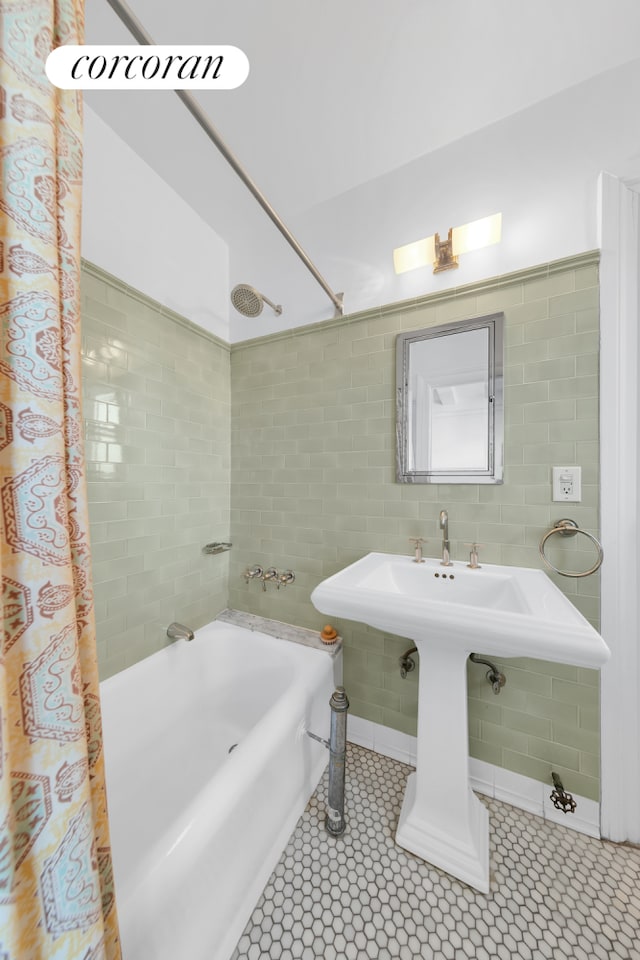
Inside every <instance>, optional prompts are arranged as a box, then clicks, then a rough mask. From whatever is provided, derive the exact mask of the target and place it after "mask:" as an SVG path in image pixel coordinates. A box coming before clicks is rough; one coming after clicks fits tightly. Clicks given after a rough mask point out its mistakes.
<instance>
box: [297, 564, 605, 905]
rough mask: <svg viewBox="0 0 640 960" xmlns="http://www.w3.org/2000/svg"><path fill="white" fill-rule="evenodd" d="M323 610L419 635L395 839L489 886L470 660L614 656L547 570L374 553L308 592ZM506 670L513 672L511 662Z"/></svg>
mask: <svg viewBox="0 0 640 960" xmlns="http://www.w3.org/2000/svg"><path fill="white" fill-rule="evenodd" d="M311 600H312V602H313V604H314V606H315V607H316V608H317V609H318V610H320V611H321V612H322V613H326V614H329V615H330V616H334V617H343V618H345V619H347V620H358V621H360V622H361V623H367V624H369V625H370V626H372V627H377V628H378V629H380V630H388V631H389V632H391V633H394V634H398V635H399V636H402V637H408V638H409V639H411V640H413V641H415V644H416V646H417V648H418V651H419V653H420V679H419V691H418V746H417V770H416V772H415V773H413V774H411V776H410V777H409V778H408V780H407V788H406V791H405V797H404V802H403V805H402V811H401V813H400V819H399V821H398V830H397V833H396V840H397V842H398V844H399V845H400V846H401V847H404V848H405V849H407V850H410V851H411V852H412V853H415V854H417V855H418V856H420V857H422V858H423V859H425V860H428V861H429V862H430V863H433V864H435V865H436V866H438V867H441V868H442V869H444V870H446V871H447V872H449V873H451V874H453V876H455V877H458V878H459V879H460V880H463V881H464V882H465V883H468V884H469V885H470V886H473V887H475V888H476V889H478V890H481V891H483V892H484V893H486V892H488V890H489V818H488V814H487V810H486V808H485V807H484V805H483V804H482V803H481V802H480V801H479V800H478V798H477V797H476V796H475V794H474V793H473V792H472V790H471V788H470V786H469V775H468V761H469V752H468V734H467V689H466V661H467V657H468V656H469V654H470V653H471V652H473V651H476V652H478V653H485V654H493V655H496V656H502V657H537V658H539V659H542V660H553V661H557V662H560V663H570V664H576V665H579V666H583V667H599V666H601V665H602V664H603V663H605V661H606V660H608V658H609V649H608V647H607V645H606V644H605V642H604V640H603V639H602V637H601V636H600V634H599V633H598V632H597V631H596V630H594V628H593V627H592V626H591V625H590V624H589V623H588V622H587V621H586V620H585V618H584V617H583V616H582V614H581V613H580V612H579V611H578V610H576V608H575V607H574V606H573V604H572V603H571V602H570V601H569V600H568V599H567V598H566V597H565V595H564V594H563V593H562V592H561V591H560V590H558V588H557V587H556V586H555V584H554V583H553V582H552V580H550V579H549V577H548V576H547V575H546V573H544V572H543V571H542V570H532V569H528V568H523V567H501V566H495V565H493V564H482V566H481V567H480V568H479V569H476V570H471V569H469V568H468V567H467V565H466V564H465V563H454V564H453V565H452V566H450V567H443V566H442V565H441V563H440V561H439V560H433V559H426V560H425V561H424V562H423V563H420V564H417V563H415V562H414V561H413V560H412V559H411V558H410V557H398V556H394V555H392V554H386V553H370V554H368V555H367V556H366V557H363V558H362V560H358V561H357V562H356V563H352V564H351V566H349V567H346V568H345V569H344V570H341V571H340V572H339V573H336V574H334V576H332V577H329V579H328V580H325V581H323V582H322V583H321V584H319V585H318V586H317V587H316V589H315V590H314V591H313V593H312V594H311ZM507 674H508V670H507Z"/></svg>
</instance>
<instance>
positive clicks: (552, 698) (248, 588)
mask: <svg viewBox="0 0 640 960" xmlns="http://www.w3.org/2000/svg"><path fill="white" fill-rule="evenodd" d="M494 311H504V313H505V321H506V323H505V421H506V427H505V461H506V467H505V482H504V484H502V485H499V486H484V485H439V486H436V485H433V486H432V485H419V484H416V485H412V484H397V483H396V482H395V464H394V455H395V454H394V416H395V401H394V391H395V340H396V335H397V334H398V333H400V332H402V331H406V330H413V329H419V328H421V327H427V326H434V325H437V324H440V323H445V322H450V321H452V320H455V319H463V318H467V317H472V316H480V315H483V314H487V313H491V312H494ZM598 354H599V331H598V261H597V256H596V255H595V254H586V255H584V256H580V257H575V258H571V259H570V260H565V261H558V262H556V263H552V264H548V265H546V266H544V267H540V268H535V269H532V270H530V271H523V272H520V273H518V274H517V275H515V274H514V275H511V276H508V277H504V278H499V279H498V280H495V281H489V282H485V283H480V284H475V285H470V286H468V287H465V288H458V289H456V290H453V291H447V292H446V293H444V294H436V295H434V296H431V297H425V298H423V299H421V300H420V301H415V302H407V303H402V304H394V305H392V306H391V307H389V308H386V309H385V308H383V309H380V310H378V311H369V312H366V313H363V314H358V315H355V316H352V317H347V318H344V319H343V320H340V321H329V322H327V323H325V324H317V325H314V326H312V327H307V328H298V329H296V330H293V331H289V332H288V333H286V334H277V335H275V336H273V337H265V338H261V339H257V340H254V341H249V342H245V343H241V344H237V345H235V346H233V347H232V351H231V397H232V428H231V461H232V474H231V537H232V540H233V542H234V549H233V553H232V558H231V563H230V586H229V600H230V605H231V606H233V607H236V608H238V609H242V610H247V611H249V612H253V613H258V614H261V615H263V616H267V617H273V618H275V619H278V620H284V621H288V622H291V623H296V624H299V625H301V626H307V627H312V628H318V629H320V628H321V627H322V625H323V623H324V618H323V617H322V616H321V615H319V614H318V613H317V612H316V611H315V610H314V608H313V606H312V605H311V603H310V601H309V595H310V593H311V591H312V590H313V588H314V587H315V586H316V584H317V583H318V582H319V581H320V580H321V579H323V578H324V577H327V576H329V575H330V574H332V573H334V572H335V571H336V570H338V569H340V568H341V567H343V566H345V565H346V564H348V563H351V562H352V561H353V560H356V559H358V558H359V557H361V556H363V555H364V554H365V553H367V552H369V551H371V550H383V551H388V552H390V553H400V554H402V553H408V552H409V544H408V537H410V536H423V537H427V538H428V539H429V544H428V546H427V548H426V552H427V553H428V554H430V555H434V554H437V552H438V548H439V541H440V531H439V529H438V514H439V511H440V509H441V508H443V507H446V508H447V509H448V511H449V517H450V524H449V530H450V537H451V540H452V549H453V555H454V558H455V559H463V558H464V557H465V556H466V555H467V552H468V548H467V547H466V546H465V542H468V541H471V540H476V541H479V542H480V543H482V544H484V546H483V548H482V550H481V559H484V560H485V561H486V562H488V563H489V562H493V563H505V564H518V565H524V566H531V567H539V566H541V561H540V558H539V555H538V542H539V540H540V537H541V536H542V534H543V533H544V532H545V531H546V530H547V529H549V527H550V526H551V525H552V523H553V521H555V520H556V519H558V518H560V517H563V516H567V515H569V516H570V517H572V518H573V519H575V520H576V521H577V522H578V523H579V524H580V526H581V527H582V528H583V529H585V530H587V531H589V532H590V533H593V534H596V535H597V534H598ZM558 464H561V465H564V464H579V465H581V466H582V483H583V487H582V491H583V500H582V503H579V504H571V505H562V504H554V503H552V501H551V467H552V466H553V465H558ZM555 539H559V538H555ZM580 541H584V543H581V542H580ZM560 551H562V552H560ZM550 552H551V554H552V556H553V559H554V562H555V563H556V564H558V565H562V564H565V566H566V565H567V564H568V565H569V567H570V568H572V569H578V568H580V565H581V564H582V565H583V566H582V569H585V568H586V567H588V566H590V565H591V563H592V561H593V553H592V551H591V550H590V549H589V544H588V541H587V540H586V538H582V537H578V538H574V539H573V540H572V541H571V542H570V543H568V544H552V545H551V547H550ZM253 563H259V564H261V565H262V566H264V567H269V566H275V567H276V568H277V569H278V570H283V569H287V568H291V569H293V570H294V571H295V573H296V582H295V583H294V584H293V585H291V586H287V587H283V588H281V589H280V590H276V589H275V586H273V585H269V586H268V588H267V590H266V591H263V590H262V587H261V584H260V583H256V582H252V583H248V584H247V583H245V580H244V578H243V577H242V573H243V571H244V569H245V568H246V567H247V566H250V565H251V564H253ZM555 579H556V582H557V583H558V586H559V587H560V588H561V589H562V590H563V591H564V592H565V593H566V594H567V595H568V596H569V597H570V599H571V600H572V601H573V602H574V603H575V604H576V606H577V607H578V608H579V609H580V610H581V611H582V613H583V614H584V615H585V616H586V617H587V619H589V620H590V621H591V622H592V623H594V625H596V626H597V624H598V617H599V579H598V576H597V575H596V576H592V577H588V578H585V579H583V580H574V579H567V578H564V577H556V578H555ZM338 627H339V629H340V632H341V634H342V635H343V637H344V640H345V686H346V687H347V690H348V692H349V698H350V701H351V706H352V712H353V713H355V714H357V715H358V716H361V717H365V718H368V719H370V720H373V721H375V722H377V723H382V724H386V725H388V726H390V727H394V728H396V729H398V730H403V731H406V732H408V733H412V734H413V733H415V729H416V710H417V680H416V674H415V673H414V674H410V675H409V676H408V678H407V679H406V680H402V679H401V677H400V674H399V669H398V657H399V655H400V654H401V653H402V652H403V650H404V649H406V647H407V646H409V645H410V644H408V643H407V641H406V640H403V639H401V638H399V637H394V636H388V635H385V634H382V633H379V632H377V631H375V630H373V629H371V628H367V627H364V626H359V625H358V624H354V623H349V622H346V621H345V622H341V623H339V624H338ZM477 652H478V653H482V650H481V649H480V650H478V651H477ZM499 665H500V667H501V669H502V670H503V671H504V672H505V673H506V675H507V684H506V686H505V687H504V688H503V690H502V692H501V693H500V695H499V696H495V695H494V694H493V693H492V691H491V688H490V686H489V684H487V683H486V681H485V672H486V668H485V667H482V666H481V665H476V664H470V665H469V672H468V676H469V733H470V747H471V753H472V755H473V756H475V757H478V758H480V759H483V760H487V761H490V762H491V763H495V764H498V765H500V766H503V767H507V768H509V769H511V770H514V771H516V772H518V773H522V774H524V775H526V776H529V777H533V778H534V779H538V780H544V781H547V782H550V772H551V769H552V768H553V769H555V770H557V771H558V772H559V773H560V774H561V776H562V779H563V782H564V784H565V786H566V789H567V790H570V791H571V792H575V793H577V794H581V795H583V796H585V797H589V798H593V799H598V797H599V739H598V729H599V688H598V675H597V673H595V672H593V671H588V670H581V669H578V668H574V667H570V666H563V665H558V664H551V663H546V662H543V661H537V660H524V659H520V660H508V661H503V662H501V663H500V664H499Z"/></svg>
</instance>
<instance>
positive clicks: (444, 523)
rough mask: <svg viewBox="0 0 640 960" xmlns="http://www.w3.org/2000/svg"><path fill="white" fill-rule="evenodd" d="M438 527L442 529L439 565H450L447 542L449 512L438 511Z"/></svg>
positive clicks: (448, 544) (449, 552)
mask: <svg viewBox="0 0 640 960" xmlns="http://www.w3.org/2000/svg"><path fill="white" fill-rule="evenodd" d="M440 529H441V530H442V560H441V561H440V565H441V566H443V567H452V566H453V563H452V562H451V544H450V543H449V514H448V513H447V511H446V510H441V511H440Z"/></svg>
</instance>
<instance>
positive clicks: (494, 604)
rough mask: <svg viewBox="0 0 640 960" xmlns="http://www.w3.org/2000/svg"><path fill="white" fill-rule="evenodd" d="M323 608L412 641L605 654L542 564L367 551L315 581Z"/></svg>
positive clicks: (563, 659)
mask: <svg viewBox="0 0 640 960" xmlns="http://www.w3.org/2000/svg"><path fill="white" fill-rule="evenodd" d="M311 601H312V603H313V604H314V606H315V607H316V608H317V609H318V610H320V611H321V612H322V613H326V614H330V615H331V616H334V617H344V618H346V619H348V620H357V621H359V622H361V623H367V624H369V625H370V626H372V627H378V629H380V630H389V631H391V632H393V633H396V634H398V635H400V636H402V637H408V638H409V639H411V640H415V641H421V640H422V641H429V640H430V639H431V638H433V636H434V632H437V635H438V636H439V637H440V638H441V639H442V640H445V639H446V641H447V643H449V644H456V645H459V646H461V647H462V649H463V650H465V651H466V652H467V654H469V653H471V652H472V651H474V650H475V651H477V652H482V653H487V654H494V655H496V656H503V657H537V658H538V659H540V660H553V661H557V662H560V663H570V664H574V665H577V666H582V667H599V666H601V665H602V664H603V663H605V661H606V660H608V658H609V650H608V647H607V646H606V644H605V642H604V640H603V639H602V637H601V636H600V634H599V633H598V632H597V631H596V630H595V629H594V628H593V627H592V626H591V625H590V624H589V623H588V622H587V620H585V618H584V617H583V616H582V614H581V613H580V612H579V611H578V610H577V609H576V608H575V607H574V606H573V604H572V603H571V602H570V601H569V600H568V599H567V598H566V597H565V595H564V594H563V593H562V592H561V591H560V590H559V589H558V588H557V587H556V585H555V584H554V583H553V581H552V580H551V579H550V578H549V577H548V576H547V575H546V573H544V572H543V571H542V570H533V569H529V568H527V567H502V566H496V565H494V564H482V566H481V567H480V568H478V569H476V570H471V569H469V567H467V565H466V564H465V563H462V562H458V563H454V564H453V566H451V567H443V566H442V565H441V564H440V561H439V560H435V559H425V561H424V563H420V564H418V563H415V562H414V561H413V560H412V559H411V558H410V557H399V556H395V555H393V554H387V553H369V554H368V555H367V556H366V557H363V558H362V560H358V561H356V563H352V564H351V566H349V567H345V569H344V570H340V572H339V573H336V574H334V576H332V577H329V579H328V580H324V581H323V582H322V583H321V584H319V585H318V586H317V587H316V589H315V590H314V591H313V593H312V594H311Z"/></svg>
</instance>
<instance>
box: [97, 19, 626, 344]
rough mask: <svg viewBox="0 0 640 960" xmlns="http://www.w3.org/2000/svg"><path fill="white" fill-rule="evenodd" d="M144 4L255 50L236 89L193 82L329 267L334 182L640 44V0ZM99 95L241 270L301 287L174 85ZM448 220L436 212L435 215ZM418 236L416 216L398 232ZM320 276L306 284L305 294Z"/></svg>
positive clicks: (192, 28)
mask: <svg viewBox="0 0 640 960" xmlns="http://www.w3.org/2000/svg"><path fill="white" fill-rule="evenodd" d="M130 6H131V9H132V10H133V11H134V13H135V14H136V16H137V17H138V18H139V19H140V20H141V22H142V23H143V24H144V26H145V27H146V29H147V31H148V32H149V33H150V34H151V35H152V36H153V38H154V41H155V42H157V43H178V42H184V43H204V42H211V43H229V44H234V45H236V46H238V47H240V48H241V49H243V50H244V51H245V53H246V54H247V56H248V58H249V61H250V64H251V70H250V74H249V78H248V80H247V81H246V83H245V84H244V85H243V86H242V87H240V88H239V89H237V90H235V91H220V92H210V93H202V92H200V91H196V96H197V99H198V100H199V101H200V103H201V104H202V106H203V107H204V108H205V110H206V111H207V113H208V115H209V116H210V118H211V121H212V123H213V124H214V126H215V127H216V128H217V129H218V131H219V132H220V134H221V135H222V137H223V138H224V139H225V140H226V142H227V143H228V145H229V146H230V147H231V149H232V150H233V151H234V152H235V154H236V155H237V156H238V158H239V160H240V161H241V163H242V164H243V165H244V166H245V167H246V168H247V170H248V172H249V174H250V175H251V177H252V178H253V179H254V181H255V182H256V183H257V185H258V186H259V187H260V188H261V189H262V191H263V192H264V193H265V194H266V196H267V198H268V199H269V200H270V202H271V203H272V204H273V206H274V207H275V208H276V210H277V211H278V213H279V214H280V215H281V216H282V217H283V219H284V220H285V222H288V223H289V225H291V226H294V225H295V226H296V227H297V229H299V230H302V232H303V234H304V233H305V224H307V223H308V224H309V225H311V224H314V225H315V226H314V229H313V230H312V229H311V226H309V229H308V235H307V236H305V235H299V234H298V239H299V241H300V242H301V243H302V245H303V246H305V247H307V248H308V252H309V254H310V256H311V257H312V259H314V260H315V258H316V256H317V255H318V256H320V259H321V260H322V261H323V262H321V263H319V264H318V266H319V268H320V269H321V271H322V272H323V273H326V272H327V271H330V270H331V268H332V263H331V257H330V256H326V253H324V252H323V250H322V249H311V248H309V241H311V242H312V243H313V242H316V243H317V241H316V239H315V238H316V237H319V236H321V235H322V236H324V235H325V234H326V231H327V227H328V226H330V225H331V224H330V223H329V224H326V223H325V224H323V227H322V229H319V228H318V221H319V220H322V211H323V210H325V209H326V212H327V216H335V208H336V198H338V197H340V196H341V195H343V194H346V193H347V192H349V191H354V190H356V189H358V188H359V187H361V186H362V185H363V184H368V183H369V182H370V181H375V180H377V179H378V178H383V177H387V178H388V177H389V176H391V175H393V174H394V172H398V173H400V171H401V168H404V167H406V165H407V164H410V163H411V162H412V161H416V160H419V158H425V157H426V156H427V155H430V154H435V153H436V152H440V153H442V156H445V154H446V149H447V148H448V147H449V146H450V145H453V144H455V143H456V142H458V141H460V140H461V139H462V138H465V137H468V136H470V135H471V134H474V133H475V132H477V131H481V130H483V129H485V128H488V127H489V126H490V125H492V124H496V123H498V122H499V121H502V120H504V118H508V117H512V116H513V115H516V114H519V113H520V112H521V111H524V110H527V109H530V108H532V107H533V105H534V104H537V103H540V102H541V101H546V100H547V99H548V98H553V97H555V96H557V95H558V94H560V93H561V92H562V91H568V90H569V89H570V88H574V87H577V86H578V85H582V84H585V83H586V82H588V81H589V80H590V78H594V77H596V76H598V75H600V74H604V73H605V72H606V71H612V70H613V69H614V68H619V67H620V66H621V65H622V64H625V63H627V62H629V61H632V60H634V59H636V58H637V57H638V37H640V3H638V0H608V2H607V3H606V5H605V4H603V3H602V0H562V2H558V0H537V2H536V3H535V4H527V5H526V6H525V4H523V3H520V2H514V0H448V2H447V3H442V2H441V0H437V2H436V0H393V2H389V0H323V2H321V3H311V2H308V0H227V2H225V3H220V2H218V3H212V2H206V0H180V3H179V4H176V3H159V2H158V0H130ZM86 18H87V21H86V38H85V39H86V42H87V43H130V42H132V40H131V37H130V35H129V34H128V32H127V31H126V29H125V28H124V27H123V26H122V24H121V23H120V22H119V20H118V18H117V17H116V15H115V14H114V12H113V11H112V9H111V8H110V7H109V5H108V4H107V2H106V0H91V2H89V3H88V4H87V10H86ZM87 102H88V104H89V105H90V107H91V108H92V109H93V110H95V111H96V113H98V114H99V115H100V116H101V117H102V118H103V120H105V121H106V122H107V123H108V124H109V126H111V127H112V129H113V130H115V131H116V133H118V134H119V136H120V137H122V139H124V140H125V141H126V142H127V143H128V144H129V145H130V146H131V147H132V148H133V149H134V150H135V151H136V153H138V154H139V156H140V157H142V158H143V159H144V160H145V161H146V162H147V163H148V164H150V165H151V166H152V167H153V168H154V169H155V170H156V171H157V172H158V173H159V175H160V176H161V177H162V178H163V179H164V180H165V181H166V182H167V183H168V184H169V185H170V186H171V187H172V188H173V189H174V190H175V191H176V192H177V193H178V194H179V195H181V196H182V197H183V198H184V199H185V200H186V201H187V202H188V203H189V204H190V205H191V206H193V207H194V209H196V210H197V211H198V212H199V213H200V215H201V216H202V217H203V218H204V219H205V220H206V221H207V222H209V223H210V225H211V226H212V227H213V229H214V230H216V231H217V233H218V234H220V235H221V236H222V237H223V238H224V239H226V240H227V242H228V243H229V247H230V262H231V284H233V282H237V280H240V279H242V280H244V281H246V282H249V283H254V284H255V285H256V286H258V282H257V279H256V273H259V274H260V275H261V279H264V278H265V277H269V278H270V279H271V278H273V284H270V289H268V290H265V291H264V292H265V293H266V294H267V295H268V296H270V297H271V296H273V298H274V299H283V300H284V299H286V292H279V293H278V292H276V293H274V292H273V290H272V289H271V287H272V286H278V285H279V284H280V286H282V282H281V281H282V279H283V278H284V277H285V276H286V275H287V274H288V273H289V272H290V271H292V270H294V271H298V270H300V271H304V267H303V266H302V265H301V264H299V263H298V261H297V260H291V259H290V258H285V260H284V261H282V242H281V241H280V240H279V239H278V238H276V236H275V234H276V231H275V228H273V227H272V226H271V225H270V224H269V225H268V227H267V228H265V225H264V223H263V221H264V220H265V215H264V213H263V212H262V211H260V210H259V208H258V207H257V204H256V202H255V200H253V199H252V198H251V197H249V196H248V195H247V193H246V190H245V188H244V187H243V186H242V185H241V184H240V182H239V181H238V180H237V178H236V177H235V174H233V173H232V171H231V170H230V169H229V168H228V167H227V165H226V163H225V162H224V161H223V160H222V158H221V157H220V156H219V155H218V153H217V151H216V150H215V148H214V146H213V145H212V144H210V142H209V141H208V140H207V139H206V137H205V136H204V134H203V133H202V131H201V130H200V128H199V127H198V125H197V124H196V123H195V121H194V120H193V118H191V117H190V116H189V115H188V113H187V111H186V110H185V108H184V106H183V105H182V104H181V103H180V102H179V101H178V99H177V98H176V97H175V96H174V95H173V94H172V93H168V92H166V93H165V92H160V91H156V92H152V93H142V92H128V91H127V92H98V93H90V94H87ZM635 114H636V110H634V112H633V116H635ZM629 122H630V123H631V122H633V123H634V124H635V120H634V121H631V120H630V121H629ZM638 146H639V148H640V144H639V145H638ZM625 149H626V148H625ZM484 212H485V213H492V212H495V211H494V210H493V209H487V210H486V211H484ZM478 215H482V212H481V213H480V214H478ZM468 219H473V215H472V214H470V215H469V217H468ZM456 222H457V221H456ZM448 225H452V224H448ZM446 226H447V224H438V223H436V224H433V225H431V231H430V232H433V230H437V229H443V228H445V227H446ZM335 228H338V229H339V231H340V233H341V247H342V250H343V252H342V258H343V259H345V258H346V259H349V257H350V256H351V257H352V258H353V259H354V261H357V260H358V258H359V256H360V254H359V252H358V250H357V249H356V248H355V246H354V249H353V251H351V252H350V251H349V243H348V236H349V229H350V225H349V223H345V222H342V223H340V224H339V227H338V225H337V224H334V229H335ZM265 229H268V230H269V231H272V232H273V235H274V236H273V244H272V247H271V245H270V244H268V245H267V246H266V247H265V244H264V243H261V245H260V251H259V253H257V252H256V244H255V237H256V236H257V235H259V236H260V237H268V236H269V234H268V233H265ZM294 232H296V230H294ZM426 232H428V231H427V229H426V227H425V233H426ZM356 233H357V231H355V232H354V245H355V235H356ZM423 235H424V234H423ZM412 239H416V237H414V236H411V235H408V236H407V235H406V234H405V235H404V236H400V237H398V238H394V240H395V243H394V245H397V243H402V242H408V241H409V240H412ZM358 242H360V241H358ZM320 246H322V244H319V243H317V247H318V248H319V247H320ZM245 251H246V256H245ZM271 257H273V258H274V264H273V269H272V270H270V263H269V261H270V258H271ZM278 258H280V259H278ZM283 264H284V265H283ZM247 271H249V272H247ZM250 271H254V272H253V273H251V272H250ZM327 279H328V280H329V282H330V283H331V282H332V277H330V276H328V277H327ZM334 289H335V286H334ZM306 293H307V291H306V288H304V287H303V288H301V292H300V294H299V295H300V297H304V296H305V294H306ZM349 293H350V291H346V294H347V297H348V294H349ZM322 296H323V294H322V292H321V291H320V297H322ZM314 310H315V312H314ZM314 310H312V311H311V312H306V311H305V310H304V309H302V308H299V309H297V310H296V311H295V317H294V318H292V319H291V320H290V321H289V323H290V325H294V322H295V320H296V318H299V319H298V320H297V322H300V319H302V320H304V321H305V322H306V321H307V320H309V319H315V318H316V315H317V308H314ZM324 312H325V315H326V313H327V308H326V306H325V307H324ZM254 335H255V334H254Z"/></svg>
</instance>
